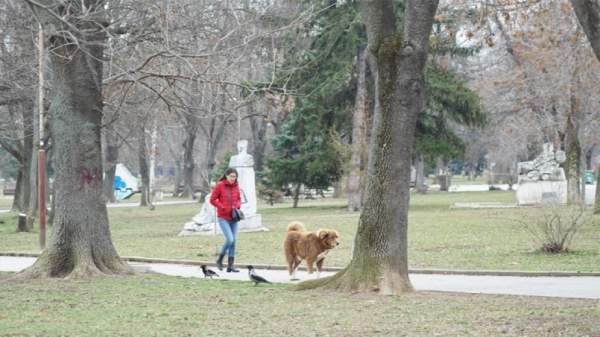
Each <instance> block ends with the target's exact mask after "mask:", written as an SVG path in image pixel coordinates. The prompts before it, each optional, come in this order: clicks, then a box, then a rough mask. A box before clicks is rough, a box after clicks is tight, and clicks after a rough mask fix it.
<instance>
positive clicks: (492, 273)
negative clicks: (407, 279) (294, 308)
mask: <svg viewBox="0 0 600 337" xmlns="http://www.w3.org/2000/svg"><path fill="white" fill-rule="evenodd" d="M39 255H40V254H39V253H18V252H0V256H13V257H38V256H39ZM121 259H122V260H124V261H127V262H142V263H165V264H182V265H191V266H200V265H203V264H204V265H207V266H212V267H214V266H216V263H215V262H207V261H198V260H176V259H160V258H148V257H140V256H122V257H121ZM239 265H244V263H239ZM254 267H256V268H257V269H266V270H287V266H283V265H269V264H254ZM299 269H300V270H306V268H305V267H300V268H299ZM342 269H344V268H341V267H325V268H323V271H329V272H338V271H340V270H342ZM408 272H409V273H410V274H426V275H431V274H435V275H466V276H521V277H584V276H589V277H598V276H600V272H567V271H521V270H464V269H409V270H408Z"/></svg>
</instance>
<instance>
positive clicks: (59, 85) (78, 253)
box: [21, 0, 130, 278]
mask: <svg viewBox="0 0 600 337" xmlns="http://www.w3.org/2000/svg"><path fill="white" fill-rule="evenodd" d="M39 3H41V4H42V5H44V6H46V7H47V8H50V9H58V10H59V11H60V10H65V8H68V9H69V12H68V13H66V12H65V13H62V12H60V13H55V15H52V14H49V12H48V9H41V8H37V7H34V8H33V9H34V11H37V17H38V18H40V20H41V23H42V26H43V27H45V28H47V31H48V32H56V31H61V30H62V31H68V32H69V33H70V34H68V35H63V34H54V35H50V36H49V41H50V46H49V47H50V48H51V49H52V50H53V53H50V60H49V67H50V69H51V70H50V74H51V77H52V82H53V88H52V94H51V95H50V97H51V101H50V108H49V111H48V113H49V123H50V133H51V135H52V140H53V150H54V151H55V153H54V167H55V169H56V170H55V172H56V175H55V181H54V188H55V191H54V195H55V201H54V202H55V207H56V211H55V215H54V217H55V219H54V226H53V228H52V230H53V233H52V235H51V237H50V242H49V244H48V246H47V248H46V249H45V250H44V251H43V252H42V254H41V255H40V257H39V258H38V259H37V261H36V262H35V264H34V265H33V266H31V267H30V268H28V269H26V270H25V271H24V272H23V273H22V274H21V276H23V277H70V278H77V277H90V276H94V275H99V274H115V273H124V272H129V271H130V269H129V267H127V266H126V265H125V264H124V263H123V262H122V261H121V259H120V258H119V255H118V254H117V252H116V250H115V248H114V246H113V243H112V239H111V235H110V229H109V224H108V216H107V210H106V204H105V202H104V200H103V199H102V158H101V157H102V155H101V150H100V146H101V145H100V144H101V139H100V128H101V125H102V109H103V103H102V74H103V72H102V58H103V56H104V55H103V53H104V45H105V42H106V39H107V37H106V33H105V31H104V29H103V24H102V22H104V20H103V18H102V15H101V13H103V12H104V11H105V9H104V1H102V0H83V1H70V2H69V4H64V3H62V2H58V1H56V0H42V1H39ZM56 16H58V17H62V20H65V21H67V22H69V26H67V25H66V24H64V23H63V21H59V20H57V19H56ZM82 18H86V19H85V20H84V19H82ZM50 28H52V29H50ZM71 39H77V41H73V40H71ZM74 42H77V43H74Z"/></svg>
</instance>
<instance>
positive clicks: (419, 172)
mask: <svg viewBox="0 0 600 337" xmlns="http://www.w3.org/2000/svg"><path fill="white" fill-rule="evenodd" d="M415 171H416V177H415V189H416V190H417V193H426V192H427V186H425V160H424V159H423V155H418V156H417V162H416V165H415Z"/></svg>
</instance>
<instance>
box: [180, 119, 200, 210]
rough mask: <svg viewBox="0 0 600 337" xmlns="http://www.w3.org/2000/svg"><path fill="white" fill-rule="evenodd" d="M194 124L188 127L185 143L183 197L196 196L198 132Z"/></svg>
mask: <svg viewBox="0 0 600 337" xmlns="http://www.w3.org/2000/svg"><path fill="white" fill-rule="evenodd" d="M197 131H198V129H197V128H196V127H195V126H194V125H190V126H188V127H186V135H185V141H184V143H183V192H182V193H181V197H182V198H193V197H194V168H195V164H194V143H195V142H196V132H197Z"/></svg>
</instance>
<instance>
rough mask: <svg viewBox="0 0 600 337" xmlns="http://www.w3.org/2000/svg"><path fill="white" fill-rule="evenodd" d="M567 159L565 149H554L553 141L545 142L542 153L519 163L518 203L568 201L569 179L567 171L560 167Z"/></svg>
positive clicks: (532, 203) (531, 203) (560, 202)
mask: <svg viewBox="0 0 600 337" xmlns="http://www.w3.org/2000/svg"><path fill="white" fill-rule="evenodd" d="M565 160H566V155H565V152H564V151H560V150H559V151H554V146H553V145H552V144H551V143H545V144H544V145H543V151H542V153H541V154H540V155H539V156H537V157H536V158H535V159H534V160H531V161H525V162H520V163H518V164H517V173H518V174H519V181H518V187H517V203H518V204H519V205H539V204H544V203H552V204H556V203H558V204H564V203H566V202H567V180H566V178H565V171H564V170H563V169H562V168H561V167H560V164H562V163H564V162H565Z"/></svg>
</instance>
